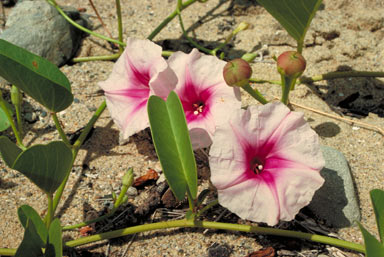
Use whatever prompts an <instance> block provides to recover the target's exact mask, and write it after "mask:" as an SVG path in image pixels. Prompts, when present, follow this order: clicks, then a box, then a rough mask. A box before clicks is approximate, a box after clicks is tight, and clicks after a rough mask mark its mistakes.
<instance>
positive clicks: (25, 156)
mask: <svg viewBox="0 0 384 257" xmlns="http://www.w3.org/2000/svg"><path fill="white" fill-rule="evenodd" d="M71 165H72V151H71V150H70V149H69V148H68V147H67V146H66V145H65V143H63V142H61V141H54V142H51V143H49V144H47V145H34V146H32V147H30V148H28V149H27V150H25V151H24V152H22V153H21V154H20V155H19V156H18V157H17V159H16V161H15V162H14V164H13V166H12V168H13V169H15V170H17V171H20V172H21V173H23V174H24V175H25V176H26V177H28V178H29V179H30V180H31V181H32V182H33V183H35V184H36V185H37V186H38V187H39V188H40V189H42V190H43V191H44V192H45V193H47V194H53V193H54V192H55V191H56V189H57V188H58V187H59V186H60V184H61V183H62V182H63V180H64V178H65V176H66V175H67V173H68V172H69V169H70V168H71Z"/></svg>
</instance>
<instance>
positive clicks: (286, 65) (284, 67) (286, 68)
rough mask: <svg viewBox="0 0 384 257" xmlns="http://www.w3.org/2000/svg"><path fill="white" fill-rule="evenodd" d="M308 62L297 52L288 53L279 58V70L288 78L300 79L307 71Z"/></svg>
mask: <svg viewBox="0 0 384 257" xmlns="http://www.w3.org/2000/svg"><path fill="white" fill-rule="evenodd" d="M306 64H307V62H306V61H305V59H304V57H303V56H302V55H301V54H300V53H298V52H295V51H286V52H284V53H282V54H281V55H280V56H279V57H278V58H277V70H278V71H279V73H280V74H281V75H284V76H287V77H291V78H293V77H296V78H297V77H299V76H300V75H301V74H302V73H303V72H304V70H305V66H306Z"/></svg>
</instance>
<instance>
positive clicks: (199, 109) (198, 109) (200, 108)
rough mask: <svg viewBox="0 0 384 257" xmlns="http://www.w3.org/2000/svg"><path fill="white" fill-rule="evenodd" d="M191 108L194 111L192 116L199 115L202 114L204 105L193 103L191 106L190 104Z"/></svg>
mask: <svg viewBox="0 0 384 257" xmlns="http://www.w3.org/2000/svg"><path fill="white" fill-rule="evenodd" d="M192 107H193V109H194V110H195V111H194V112H193V114H194V115H199V114H200V113H202V112H203V110H204V103H203V102H200V101H198V102H196V103H193V104H192Z"/></svg>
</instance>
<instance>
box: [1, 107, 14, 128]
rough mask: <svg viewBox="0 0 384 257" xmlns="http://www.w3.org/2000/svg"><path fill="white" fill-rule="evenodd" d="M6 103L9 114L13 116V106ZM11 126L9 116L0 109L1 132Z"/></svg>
mask: <svg viewBox="0 0 384 257" xmlns="http://www.w3.org/2000/svg"><path fill="white" fill-rule="evenodd" d="M5 103H6V107H7V109H8V111H9V113H10V114H11V115H13V112H12V106H11V105H10V104H9V103H7V102H5ZM10 126H11V123H10V122H9V120H8V117H7V115H6V114H5V112H4V110H3V109H2V108H0V131H4V130H6V129H7V128H9V127H10Z"/></svg>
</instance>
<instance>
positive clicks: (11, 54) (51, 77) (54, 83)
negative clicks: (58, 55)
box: [0, 39, 73, 112]
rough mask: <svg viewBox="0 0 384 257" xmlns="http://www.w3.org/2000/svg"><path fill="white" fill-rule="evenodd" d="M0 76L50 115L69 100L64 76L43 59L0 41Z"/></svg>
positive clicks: (66, 80) (62, 108)
mask: <svg viewBox="0 0 384 257" xmlns="http://www.w3.org/2000/svg"><path fill="white" fill-rule="evenodd" d="M0 76H2V77H3V78H5V79H6V80H7V81H8V82H10V83H12V84H14V85H15V86H17V87H18V88H20V89H21V90H23V91H24V92H25V93H27V94H28V95H29V96H31V97H32V98H33V99H35V100H36V101H37V102H39V103H40V104H42V105H43V106H44V107H46V108H47V109H48V110H50V111H52V112H59V111H62V110H64V109H65V108H67V107H68V106H69V105H70V104H71V103H72V101H73V95H72V93H71V86H70V83H69V81H68V79H67V77H66V76H65V75H64V74H63V73H62V72H61V71H60V70H59V69H58V68H57V67H56V65H54V64H52V63H50V62H49V61H47V60H46V59H44V58H42V57H40V56H37V55H35V54H32V53H31V52H28V51H27V50H25V49H23V48H20V47H18V46H16V45H13V44H11V43H9V42H7V41H5V40H2V39H0Z"/></svg>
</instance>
